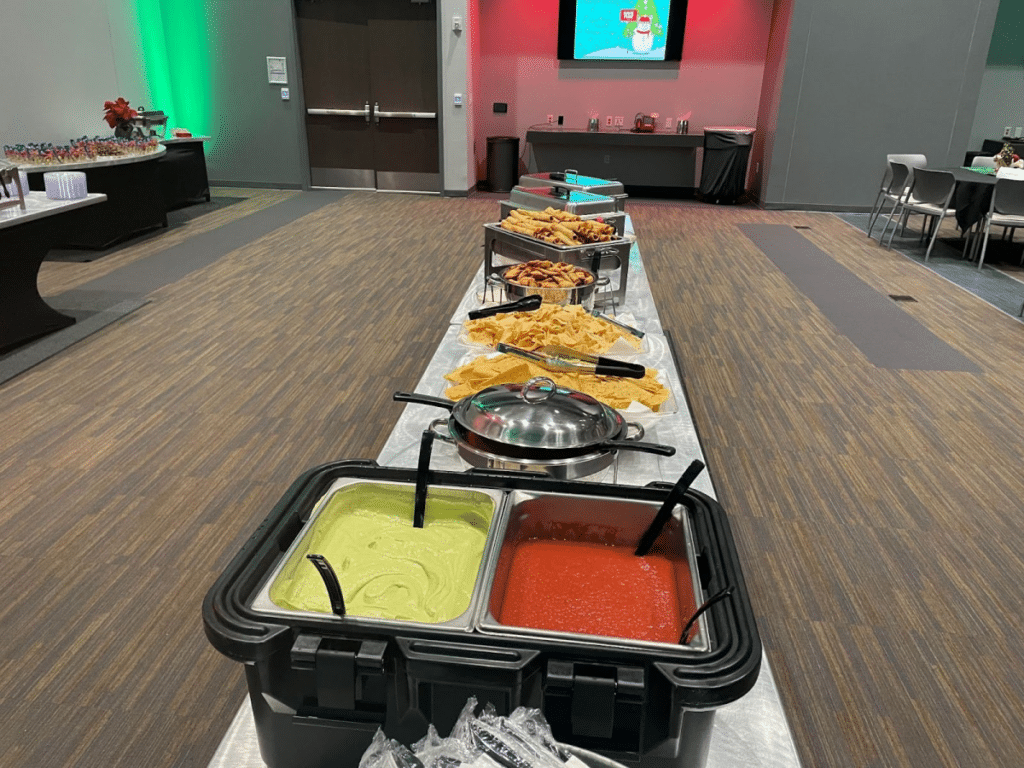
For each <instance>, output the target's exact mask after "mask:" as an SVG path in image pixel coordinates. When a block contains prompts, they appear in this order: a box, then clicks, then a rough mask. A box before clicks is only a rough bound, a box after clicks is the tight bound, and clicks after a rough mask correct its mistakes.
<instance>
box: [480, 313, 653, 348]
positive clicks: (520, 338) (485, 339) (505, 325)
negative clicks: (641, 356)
mask: <svg viewBox="0 0 1024 768" xmlns="http://www.w3.org/2000/svg"><path fill="white" fill-rule="evenodd" d="M464 330H465V336H466V340H467V341H471V342H473V343H474V344H486V345H487V346H488V347H495V346H497V344H498V343H499V342H502V343H504V344H511V345H512V346H513V347H519V348H520V349H528V350H533V349H539V348H540V347H543V346H544V345H545V344H560V345H562V346H563V347H569V348H571V349H575V350H578V351H580V352H589V353H590V354H594V355H600V354H603V353H605V352H607V351H608V350H609V349H610V348H611V346H612V344H614V343H615V342H616V341H617V340H618V339H620V338H621V339H625V340H626V341H627V342H629V343H630V344H631V345H632V346H633V347H635V348H636V349H638V350H639V349H640V339H638V338H637V337H636V336H633V335H632V334H630V333H627V332H626V331H624V330H622V329H621V328H619V327H618V326H616V325H613V324H612V323H609V322H606V321H604V320H601V319H599V318H596V317H594V316H593V315H591V314H590V313H589V312H587V311H586V310H585V309H583V307H581V306H579V305H570V306H567V307H563V306H559V305H557V304H542V305H541V307H540V309H538V310H537V311H535V312H508V313H506V314H503V315H495V316H493V317H484V318H481V319H480V320H467V321H466V323H465V326H464Z"/></svg>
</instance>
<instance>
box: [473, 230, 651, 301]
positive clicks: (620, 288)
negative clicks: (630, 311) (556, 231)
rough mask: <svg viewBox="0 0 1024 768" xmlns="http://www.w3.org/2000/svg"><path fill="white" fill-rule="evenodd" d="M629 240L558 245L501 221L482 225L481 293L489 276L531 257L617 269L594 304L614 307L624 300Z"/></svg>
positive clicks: (593, 270)
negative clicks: (504, 225)
mask: <svg viewBox="0 0 1024 768" xmlns="http://www.w3.org/2000/svg"><path fill="white" fill-rule="evenodd" d="M631 246H632V242H631V241H630V240H627V239H625V238H622V239H619V240H612V241H610V242H607V243H586V244H584V245H573V246H558V245H554V244H553V243H548V242H545V241H543V240H538V239H537V238H535V237H529V236H528V235H521V234H519V233H518V232H511V231H509V230H507V229H502V228H501V225H500V224H484V295H485V296H486V295H487V290H488V287H489V284H488V278H489V277H490V276H491V275H497V274H498V273H500V272H501V270H502V269H504V268H505V267H507V266H509V265H510V264H517V263H522V262H526V261H532V260H534V259H547V260H548V261H564V262H566V263H568V264H573V265H576V266H580V267H583V268H584V269H589V270H590V271H591V272H593V273H594V274H597V273H598V272H599V271H601V270H604V271H613V270H618V285H617V286H614V284H613V286H614V287H610V288H608V289H607V290H604V291H600V292H598V293H597V295H596V297H595V299H594V306H595V307H614V306H617V305H621V304H623V303H624V302H625V299H626V289H627V287H628V282H629V250H630V248H631Z"/></svg>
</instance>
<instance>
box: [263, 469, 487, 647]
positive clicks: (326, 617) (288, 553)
mask: <svg viewBox="0 0 1024 768" xmlns="http://www.w3.org/2000/svg"><path fill="white" fill-rule="evenodd" d="M368 482H371V481H367V480H362V479H359V478H342V479H338V480H336V481H334V483H333V484H332V485H331V486H330V488H328V489H327V491H326V492H325V493H324V494H323V495H322V496H321V497H320V499H319V501H317V503H316V506H315V507H314V508H313V510H312V512H311V513H310V515H309V518H308V519H307V520H306V522H305V524H304V525H303V526H302V529H301V530H300V531H299V532H298V534H297V535H296V536H295V538H294V540H293V541H292V543H291V545H290V546H289V547H288V548H287V549H286V550H285V552H284V554H283V555H282V556H281V558H280V559H279V560H278V562H277V564H276V566H275V567H274V568H273V569H272V570H271V571H269V573H268V574H267V577H266V578H265V579H264V580H263V582H262V584H261V585H260V587H259V589H258V591H257V592H256V594H255V596H254V597H253V599H252V602H251V604H250V607H251V608H252V610H253V611H256V612H257V613H259V614H262V615H266V616H277V617H287V618H289V619H291V620H301V619H307V620H311V619H315V620H317V621H337V622H341V623H342V624H343V625H344V626H345V627H347V628H352V629H358V628H360V627H363V628H370V627H377V628H384V627H390V628H392V629H408V628H409V627H410V626H423V627H431V628H438V629H451V630H455V631H459V632H470V631H472V628H473V626H472V625H473V616H474V615H475V614H476V612H477V606H478V605H479V603H480V600H481V599H482V594H483V586H484V585H483V582H482V579H483V576H484V573H485V572H486V570H487V563H488V561H489V560H490V551H491V548H492V547H493V546H494V542H495V531H496V530H497V529H498V528H499V527H501V515H502V514H504V511H505V501H506V496H505V494H504V492H502V491H500V490H497V489H493V490H492V489H480V490H478V491H474V492H475V493H482V494H484V495H486V496H488V497H490V499H491V501H492V502H493V503H494V512H493V514H492V517H491V526H490V530H489V531H488V536H487V543H486V545H485V546H484V551H483V554H482V556H481V558H480V567H479V570H478V571H477V574H476V579H475V581H474V585H473V594H472V596H471V597H470V601H469V605H468V606H467V608H466V610H465V611H464V612H463V613H462V614H460V615H459V616H457V617H456V618H454V619H451V620H449V621H442V622H435V623H431V624H422V623H421V622H414V621H402V620H397V619H380V618H372V617H367V616H356V615H351V614H347V615H345V616H342V617H338V616H334V615H333V614H326V613H319V612H313V611H303V610H295V609H292V608H282V607H281V606H279V605H277V604H276V603H275V602H274V601H273V600H271V598H270V588H271V586H272V585H273V584H274V582H275V580H276V579H277V578H278V576H279V575H280V574H281V572H282V571H283V570H284V568H285V567H286V565H287V564H288V563H289V562H290V561H291V559H292V556H293V555H294V554H295V551H296V550H297V549H299V548H300V547H302V546H304V545H305V542H306V541H307V534H308V533H309V531H311V530H312V529H313V528H314V526H315V525H316V521H317V520H318V518H319V517H320V514H321V513H322V512H323V511H324V509H325V508H326V507H327V504H328V502H329V501H330V500H331V497H332V496H334V494H336V493H338V492H339V491H341V490H343V489H344V488H346V487H348V486H352V485H357V484H360V483H368ZM388 485H394V486H399V487H407V488H409V490H410V491H411V490H413V488H414V484H412V483H388ZM430 492H431V493H437V492H440V493H445V492H449V493H465V491H464V490H463V489H458V488H451V487H447V486H431V488H430Z"/></svg>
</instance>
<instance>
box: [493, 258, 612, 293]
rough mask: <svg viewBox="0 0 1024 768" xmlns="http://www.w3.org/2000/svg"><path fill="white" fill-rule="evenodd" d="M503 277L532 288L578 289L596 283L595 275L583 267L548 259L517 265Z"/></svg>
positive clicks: (503, 274)
mask: <svg viewBox="0 0 1024 768" xmlns="http://www.w3.org/2000/svg"><path fill="white" fill-rule="evenodd" d="M501 276H502V278H503V279H505V280H507V281H508V282H510V283H515V284H516V285H523V286H527V287H530V288H576V287H578V286H581V285H590V284H591V283H592V282H594V275H593V274H592V273H590V272H588V271H587V270H585V269H582V268H581V267H576V266H573V265H572V264H567V263H566V262H564V261H548V260H547V259H534V260H533V261H526V262H523V263H522V264H516V265H515V266H512V267H509V268H508V269H506V270H505V271H504V272H502V273H501Z"/></svg>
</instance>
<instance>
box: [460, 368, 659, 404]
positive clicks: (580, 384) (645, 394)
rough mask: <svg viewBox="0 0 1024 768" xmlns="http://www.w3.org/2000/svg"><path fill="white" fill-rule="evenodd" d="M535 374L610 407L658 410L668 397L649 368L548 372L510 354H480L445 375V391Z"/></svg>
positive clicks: (472, 389)
mask: <svg viewBox="0 0 1024 768" xmlns="http://www.w3.org/2000/svg"><path fill="white" fill-rule="evenodd" d="M535 376H547V377H548V378H549V379H551V380H553V381H554V382H555V383H556V384H558V385H559V386H562V387H568V388H569V389H575V390H576V391H577V392H585V393H586V394H588V395H590V396H591V397H593V398H594V399H596V400H600V401H601V402H602V403H604V404H605V405H608V406H611V407H612V408H628V407H629V406H630V405H631V404H632V403H633V402H637V403H640V404H641V405H644V406H646V407H648V408H650V409H651V410H652V411H655V412H657V411H658V410H659V409H660V408H661V406H662V405H663V404H664V403H665V401H666V400H668V389H666V388H665V386H664V385H663V384H661V382H659V381H658V379H657V377H656V375H655V371H653V370H651V369H648V370H647V375H646V376H644V378H642V379H622V378H618V377H614V376H594V375H591V374H586V373H565V372H562V371H558V372H555V371H549V370H546V369H544V368H541V367H540V366H539V365H535V364H533V363H531V362H530V361H528V360H523V359H522V358H519V357H515V356H513V355H495V356H493V357H489V356H487V355H481V356H480V357H477V358H476V359H474V360H473V361H472V362H470V363H467V364H466V365H463V366H462V367H460V368H456V369H455V370H454V371H452V372H451V373H449V374H447V375H445V378H446V379H447V380H448V381H450V382H452V383H453V386H451V387H448V389H446V390H445V396H446V397H448V398H449V399H451V400H461V399H462V398H464V397H469V396H470V395H473V394H476V393H477V392H479V391H480V390H481V389H484V388H486V387H491V386H494V385H495V384H511V383H515V382H526V381H529V380H530V379H532V378H533V377H535Z"/></svg>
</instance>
